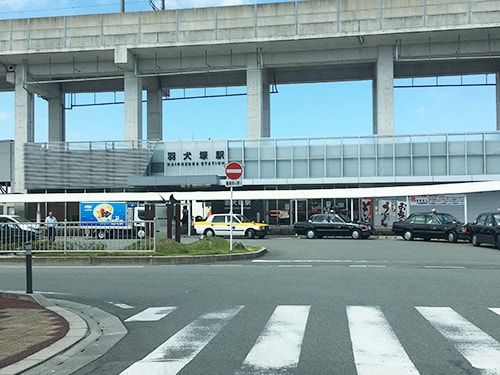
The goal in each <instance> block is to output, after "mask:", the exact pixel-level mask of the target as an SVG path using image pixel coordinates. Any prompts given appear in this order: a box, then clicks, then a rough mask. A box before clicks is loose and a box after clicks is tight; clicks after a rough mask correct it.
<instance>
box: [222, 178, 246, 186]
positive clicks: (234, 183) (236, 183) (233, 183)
mask: <svg viewBox="0 0 500 375" xmlns="http://www.w3.org/2000/svg"><path fill="white" fill-rule="evenodd" d="M225 184H226V187H233V186H243V181H241V179H238V180H225Z"/></svg>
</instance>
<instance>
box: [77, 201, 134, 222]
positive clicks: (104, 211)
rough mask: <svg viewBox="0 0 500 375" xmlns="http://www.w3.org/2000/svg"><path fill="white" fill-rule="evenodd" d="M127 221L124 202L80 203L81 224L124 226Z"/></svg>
mask: <svg viewBox="0 0 500 375" xmlns="http://www.w3.org/2000/svg"><path fill="white" fill-rule="evenodd" d="M126 221H127V204H126V203H123V202H121V203H113V202H106V203H99V202H83V203H80V222H81V226H82V227H83V226H87V227H90V226H96V225H98V226H113V227H120V226H125V225H126Z"/></svg>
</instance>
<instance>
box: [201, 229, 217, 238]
mask: <svg viewBox="0 0 500 375" xmlns="http://www.w3.org/2000/svg"><path fill="white" fill-rule="evenodd" d="M203 234H204V235H205V237H214V236H215V232H214V231H213V230H212V229H205V232H204V233H203Z"/></svg>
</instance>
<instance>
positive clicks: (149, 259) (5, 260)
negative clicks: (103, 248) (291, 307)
mask: <svg viewBox="0 0 500 375" xmlns="http://www.w3.org/2000/svg"><path fill="white" fill-rule="evenodd" d="M266 253H267V249H266V248H265V247H263V248H262V249H260V250H257V251H253V252H249V253H238V254H213V255H192V256H189V255H186V256H152V255H150V256H119V255H118V256H95V257H92V256H60V257H59V256H58V257H44V256H38V257H37V256H35V255H34V256H33V258H32V259H33V265H35V266H61V265H64V266H103V265H106V266H109V265H122V264H127V265H139V266H141V265H142V266H161V265H169V264H173V265H175V264H196V263H210V262H224V261H229V260H242V259H252V258H258V257H261V256H263V255H264V254H266ZM25 262H26V258H25V256H24V254H23V255H14V256H0V264H12V265H21V264H24V263H25Z"/></svg>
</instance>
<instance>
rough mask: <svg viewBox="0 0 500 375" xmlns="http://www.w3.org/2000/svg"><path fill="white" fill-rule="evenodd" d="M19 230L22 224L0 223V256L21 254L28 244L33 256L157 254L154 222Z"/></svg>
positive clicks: (41, 226) (74, 224) (64, 224)
mask: <svg viewBox="0 0 500 375" xmlns="http://www.w3.org/2000/svg"><path fill="white" fill-rule="evenodd" d="M30 224H33V223H30ZM22 226H23V224H22V223H21V224H16V223H0V253H4V254H5V253H16V252H19V251H24V250H25V249H26V244H27V243H30V244H31V248H32V251H33V252H34V253H36V252H60V253H88V252H120V253H127V252H144V253H146V252H155V251H156V234H157V232H156V230H155V228H156V225H155V221H154V220H149V221H148V220H146V221H140V222H133V221H126V222H120V223H115V224H114V225H110V223H103V224H99V223H98V224H96V223H88V222H80V221H76V222H68V221H65V222H58V223H57V227H55V228H49V227H47V226H45V225H44V224H39V225H37V226H35V227H33V228H31V229H23V228H22Z"/></svg>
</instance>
